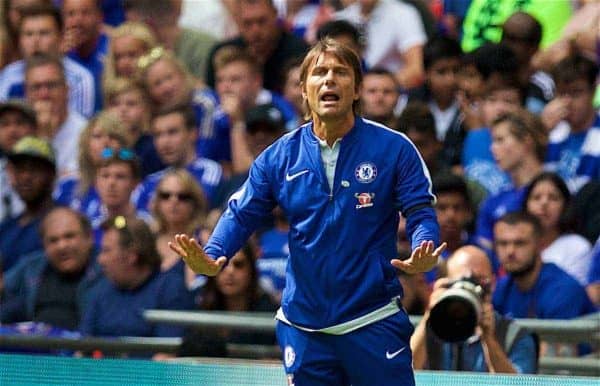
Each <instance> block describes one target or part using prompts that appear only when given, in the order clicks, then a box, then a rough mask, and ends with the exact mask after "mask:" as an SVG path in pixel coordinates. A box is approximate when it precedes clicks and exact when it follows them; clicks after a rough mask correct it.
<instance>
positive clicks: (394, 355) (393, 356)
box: [385, 346, 406, 359]
mask: <svg viewBox="0 0 600 386" xmlns="http://www.w3.org/2000/svg"><path fill="white" fill-rule="evenodd" d="M405 348H406V346H404V347H402V348H401V349H400V350H398V351H396V352H393V353H390V352H389V351H386V352H385V357H386V358H387V359H394V358H395V357H396V355H398V354H400V353H401V352H402V351H404V349H405Z"/></svg>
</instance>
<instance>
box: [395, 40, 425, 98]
mask: <svg viewBox="0 0 600 386" xmlns="http://www.w3.org/2000/svg"><path fill="white" fill-rule="evenodd" d="M402 60H403V61H404V67H402V68H401V69H400V70H398V72H396V74H395V77H396V80H397V81H398V84H399V85H400V86H401V87H402V88H404V89H409V88H414V87H417V86H420V85H421V84H422V83H423V80H424V79H425V69H424V68H423V46H422V45H417V46H413V47H410V48H409V49H408V50H407V51H405V52H404V53H402Z"/></svg>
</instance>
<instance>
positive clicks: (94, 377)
mask: <svg viewBox="0 0 600 386" xmlns="http://www.w3.org/2000/svg"><path fill="white" fill-rule="evenodd" d="M415 380H416V384H417V386H429V385H435V386H465V385H478V386H534V385H535V386H597V385H598V379H595V378H590V377H576V376H569V377H566V376H542V375H535V376H534V375H528V376H520V375H491V374H481V373H459V372H432V371H417V372H416V373H415ZM286 384H287V382H286V377H285V375H284V374H283V369H282V367H281V365H280V364H278V363H265V362H262V361H239V360H237V361H234V360H225V359H219V360H210V361H206V360H204V361H194V362H191V361H186V362H181V361H180V362H153V361H143V360H134V359H127V360H124V359H88V358H65V357H50V356H33V355H14V354H12V355H6V354H0V386H9V385H10V386H26V385H27V386H30V385H38V386H46V385H48V386H49V385H61V386H71V385H77V386H117V385H118V386H123V385H136V386H150V385H157V386H158V385H162V386H284V385H286Z"/></svg>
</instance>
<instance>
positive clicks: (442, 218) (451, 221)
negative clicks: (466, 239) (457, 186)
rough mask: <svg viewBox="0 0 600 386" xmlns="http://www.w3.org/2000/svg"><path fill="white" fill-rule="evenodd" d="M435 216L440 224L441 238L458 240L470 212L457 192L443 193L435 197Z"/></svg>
mask: <svg viewBox="0 0 600 386" xmlns="http://www.w3.org/2000/svg"><path fill="white" fill-rule="evenodd" d="M435 214H436V216H437V220H438V223H439V224H440V232H441V238H442V239H444V240H449V239H453V240H456V239H460V237H461V234H462V232H463V230H464V229H465V226H466V224H467V222H468V221H469V219H470V216H471V212H470V211H469V207H468V204H467V202H466V201H465V198H464V197H463V195H462V194H460V193H458V192H445V193H440V194H438V195H437V202H436V204H435Z"/></svg>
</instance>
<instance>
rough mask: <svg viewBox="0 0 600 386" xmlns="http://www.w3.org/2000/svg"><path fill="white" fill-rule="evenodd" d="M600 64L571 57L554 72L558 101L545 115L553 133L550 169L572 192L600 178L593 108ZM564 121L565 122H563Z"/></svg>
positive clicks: (599, 126) (597, 119)
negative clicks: (599, 65)
mask: <svg viewBox="0 0 600 386" xmlns="http://www.w3.org/2000/svg"><path fill="white" fill-rule="evenodd" d="M597 76H598V65H597V64H596V63H594V62H593V61H591V60H589V59H587V58H584V57H583V56H578V55H576V56H572V57H568V58H566V59H564V60H562V61H561V62H559V63H558V64H557V65H556V66H555V67H554V69H553V71H552V77H553V78H554V81H555V82H556V98H554V99H553V100H552V102H550V103H549V104H548V105H547V106H546V108H545V109H544V111H543V112H542V116H541V117H542V120H543V121H544V124H545V125H546V127H547V128H552V131H551V132H550V143H549V145H548V152H547V153H546V166H547V168H548V169H549V170H552V171H555V172H557V173H558V174H559V175H560V176H561V177H562V178H563V180H565V182H566V183H567V186H568V187H569V190H570V191H571V192H572V193H575V192H577V191H578V190H579V189H580V188H581V187H582V186H583V185H584V184H585V183H586V182H588V181H590V180H598V179H600V156H599V155H598V154H599V151H600V141H598V140H597V139H596V138H597V136H598V135H599V134H598V132H599V130H600V116H599V115H598V113H597V112H596V110H595V109H594V106H593V98H594V90H595V83H596V77H597ZM561 121H562V122H561Z"/></svg>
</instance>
